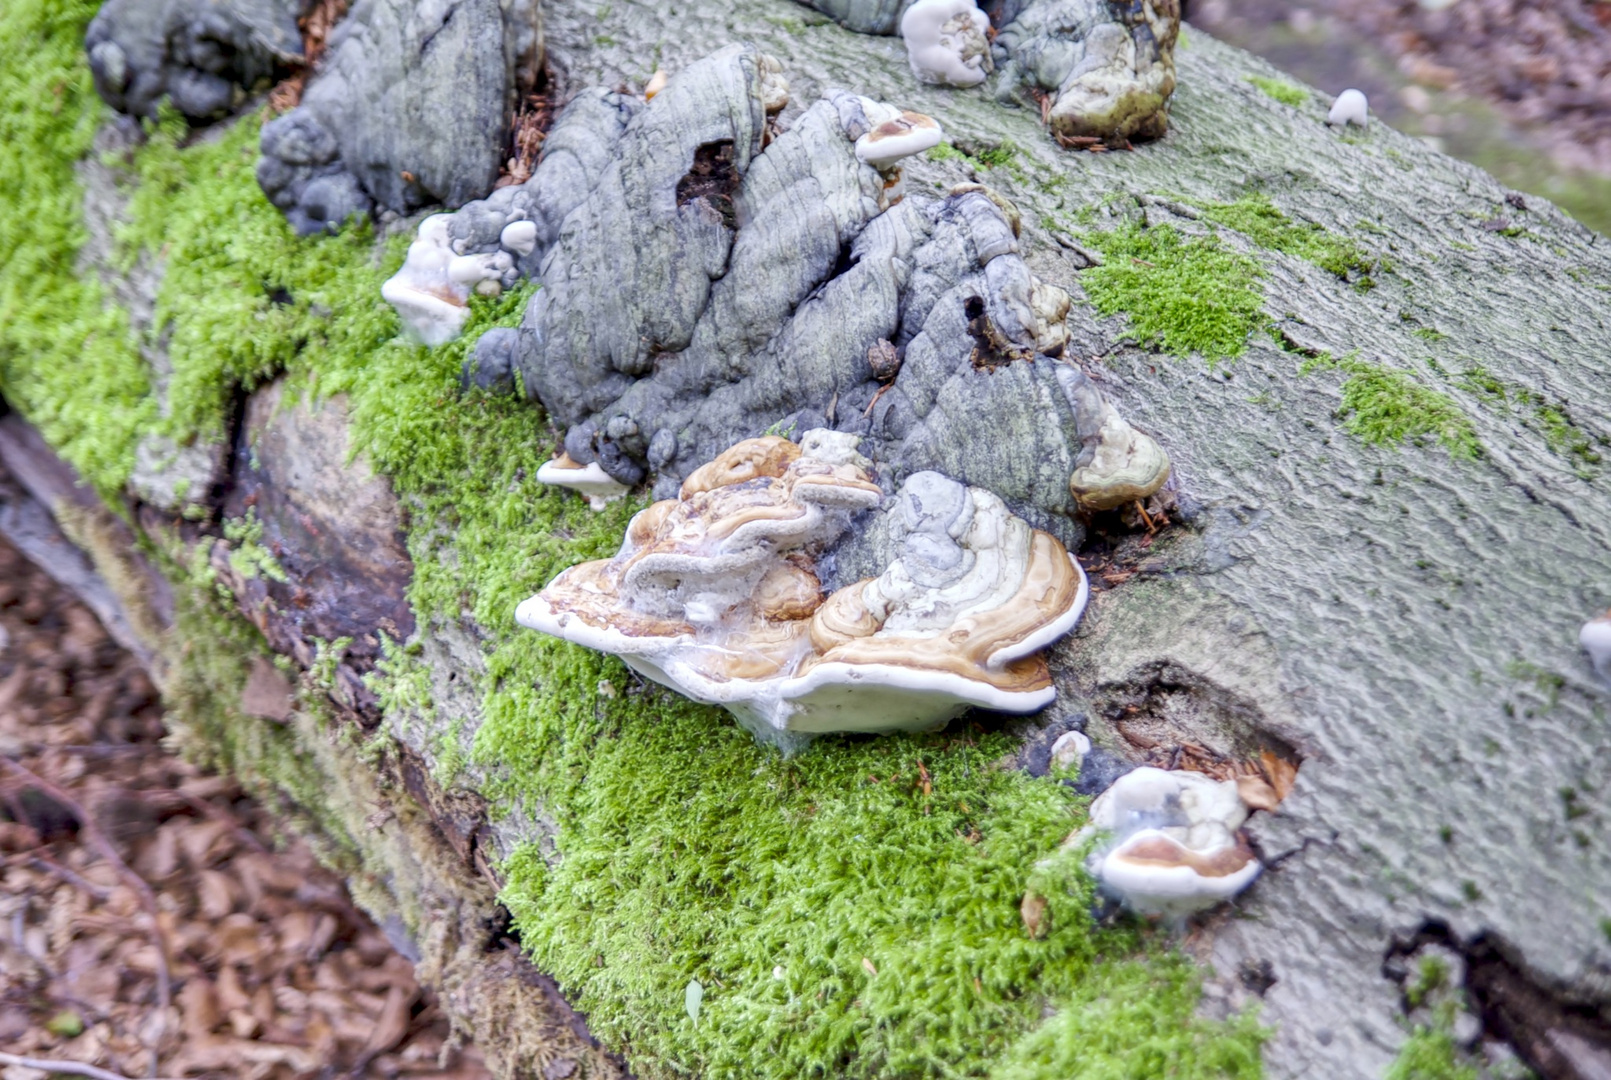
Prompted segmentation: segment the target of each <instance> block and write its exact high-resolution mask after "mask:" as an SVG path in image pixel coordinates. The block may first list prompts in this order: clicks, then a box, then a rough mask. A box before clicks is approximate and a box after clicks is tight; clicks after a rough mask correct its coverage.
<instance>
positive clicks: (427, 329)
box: [380, 214, 529, 345]
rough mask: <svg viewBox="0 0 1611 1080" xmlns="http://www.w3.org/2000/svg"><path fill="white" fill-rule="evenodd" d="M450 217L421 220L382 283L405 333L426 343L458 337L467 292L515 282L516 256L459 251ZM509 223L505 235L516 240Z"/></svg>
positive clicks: (486, 292)
mask: <svg viewBox="0 0 1611 1080" xmlns="http://www.w3.org/2000/svg"><path fill="white" fill-rule="evenodd" d="M451 222H452V215H451V214H432V215H431V216H430V217H428V218H426V219H425V220H424V221H422V222H420V227H419V233H418V234H417V236H416V237H415V239H414V242H413V243H412V244H409V245H408V255H407V257H406V258H405V259H404V260H403V265H402V266H401V267H400V268H399V269H398V271H397V273H395V274H393V275H392V276H391V277H389V278H387V279H386V281H385V282H384V283H382V285H381V287H380V295H381V297H382V299H384V300H385V301H386V302H387V303H389V304H391V305H392V307H394V308H396V309H397V315H398V318H400V319H401V320H402V322H403V326H404V327H405V328H406V329H407V331H408V332H409V334H410V335H411V336H413V337H415V338H417V339H418V340H420V341H422V342H424V343H425V344H426V345H441V344H443V343H445V342H449V341H452V340H453V339H454V338H456V337H458V336H459V331H460V330H462V329H463V327H464V321H465V320H466V319H468V318H469V317H470V307H469V304H470V293H471V292H477V293H480V294H481V295H483V296H497V295H498V294H499V293H501V292H502V291H503V289H504V286H505V284H510V285H512V284H514V279H515V260H514V257H513V256H512V255H511V254H510V253H508V252H505V251H492V252H485V253H480V254H473V255H461V254H458V253H457V252H456V251H455V249H454V247H453V241H452V237H451V236H450V234H449V231H448V230H449V228H450V225H451ZM516 224H520V223H516ZM511 228H513V226H512V225H511V226H509V227H506V228H505V229H504V230H503V232H504V234H506V235H510V239H511V240H512V241H514V242H516V243H518V242H520V240H521V239H522V238H523V236H524V234H522V233H520V232H518V231H517V232H516V233H514V234H510V229H511ZM511 246H512V245H511ZM528 251H529V248H528Z"/></svg>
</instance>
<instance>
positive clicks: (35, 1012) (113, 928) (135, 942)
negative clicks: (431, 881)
mask: <svg viewBox="0 0 1611 1080" xmlns="http://www.w3.org/2000/svg"><path fill="white" fill-rule="evenodd" d="M164 734H165V731H164V727H163V717H162V709H161V706H160V704H159V702H158V698H157V693H156V691H155V689H154V688H153V686H152V685H151V682H150V681H149V679H148V678H147V677H146V674H145V672H144V671H142V670H141V669H140V667H139V665H138V664H137V663H136V662H135V661H134V659H133V658H132V657H131V656H130V655H129V654H128V653H126V652H124V651H123V650H121V649H119V648H118V647H117V646H116V645H115V644H114V643H113V642H112V640H111V639H110V638H109V637H108V636H107V634H106V632H105V630H103V629H102V627H101V624H100V623H99V622H98V621H97V620H96V619H95V617H94V616H93V615H92V614H91V613H90V612H89V611H88V609H86V608H85V607H83V606H82V605H80V604H79V603H78V602H76V601H75V600H74V599H73V598H72V597H71V596H70V595H69V594H68V593H67V592H66V591H65V590H63V589H62V588H61V587H60V586H58V585H57V584H56V583H55V582H54V581H52V580H51V579H50V578H49V577H47V576H46V575H45V574H44V573H42V572H41V571H39V570H38V569H37V568H36V567H34V566H33V565H32V564H31V563H29V562H28V561H27V560H26V559H25V558H23V556H21V555H20V554H19V553H18V552H17V551H16V550H15V549H13V548H12V547H10V546H9V545H7V544H5V543H4V542H3V541H0V1055H10V1056H11V1057H10V1058H6V1057H3V1056H0V1066H3V1067H0V1077H3V1078H4V1080H44V1078H45V1077H46V1076H47V1075H49V1073H48V1072H47V1071H44V1070H41V1069H38V1068H33V1067H29V1066H26V1065H22V1064H18V1063H16V1061H15V1060H13V1059H14V1058H17V1057H23V1058H34V1059H55V1060H68V1061H73V1062H80V1063H86V1064H90V1065H95V1066H99V1067H101V1068H103V1069H107V1070H111V1071H112V1072H115V1073H120V1074H123V1075H126V1076H152V1075H160V1076H165V1077H177V1076H192V1077H230V1078H232V1080H233V1078H249V1080H273V1078H282V1077H283V1078H289V1077H293V1076H295V1077H308V1076H326V1077H333V1076H342V1075H345V1076H349V1077H353V1078H360V1077H362V1078H388V1080H390V1078H394V1077H411V1078H412V1077H417V1078H422V1080H423V1078H428V1077H434V1078H442V1080H447V1078H452V1080H481V1078H483V1077H487V1076H489V1075H490V1074H489V1073H488V1072H487V1070H486V1068H485V1067H484V1066H483V1064H482V1059H481V1056H480V1055H479V1053H477V1052H476V1051H475V1049H474V1048H473V1047H469V1046H464V1045H461V1044H460V1043H459V1041H458V1040H457V1039H456V1037H455V1036H454V1034H453V1033H452V1031H451V1030H450V1026H449V1023H448V1020H447V1018H446V1017H445V1016H444V1015H443V1014H442V1012H441V1011H440V1009H439V1008H438V1007H437V1005H436V1003H435V1002H434V1001H433V999H432V997H431V995H430V994H429V993H428V992H426V991H425V990H423V989H422V988H421V987H420V986H419V984H418V983H417V982H416V981H415V978H414V973H413V965H412V964H411V963H410V962H409V960H408V959H407V958H405V957H404V956H403V955H401V954H399V952H398V951H397V949H396V948H394V947H393V945H392V944H390V943H389V942H388V940H387V937H386V935H385V934H384V933H383V932H382V930H381V929H380V928H379V927H377V926H376V925H375V924H374V923H373V922H372V921H371V920H370V919H369V918H368V917H367V916H366V915H365V914H364V913H363V912H361V911H359V910H358V909H357V908H356V907H354V905H353V903H352V901H351V899H349V897H348V895H347V892H346V890H345V889H344V887H343V885H342V882H341V880H340V878H338V877H337V876H336V875H334V874H332V873H331V872H329V871H327V870H325V869H324V868H322V867H321V866H320V865H319V864H318V863H317V862H316V861H315V859H314V857H313V854H312V853H311V852H310V851H309V850H308V848H307V846H306V845H305V844H303V843H301V842H299V841H298V840H296V839H295V838H292V837H287V836H284V835H282V834H281V833H279V832H278V831H276V829H275V823H274V816H273V815H272V814H271V813H267V812H265V811H264V809H263V808H262V807H261V806H260V805H259V804H258V803H256V802H255V801H253V800H252V799H249V798H246V797H245V796H243V794H242V792H241V791H240V789H239V788H238V787H237V786H236V785H235V784H234V783H233V782H232V781H231V780H229V779H228V778H225V777H221V776H216V775H212V774H210V773H207V772H204V771H202V770H200V769H197V768H195V767H194V766H192V765H190V764H189V763H187V762H186V761H184V760H182V759H181V758H179V757H178V756H176V755H175V754H174V753H172V752H171V751H170V750H169V749H167V748H166V747H165V745H164V743H163V736H164ZM153 916H154V918H153ZM164 960H165V961H166V963H164ZM164 968H166V972H165V973H164ZM163 998H167V999H168V1000H169V1002H170V1004H168V1006H167V1007H166V1008H164V1007H163V1006H162V999H163ZM154 1050H155V1051H156V1054H157V1057H156V1060H155V1061H153V1051H154Z"/></svg>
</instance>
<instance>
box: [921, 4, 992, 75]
mask: <svg viewBox="0 0 1611 1080" xmlns="http://www.w3.org/2000/svg"><path fill="white" fill-rule="evenodd" d="M989 28H990V19H989V17H988V16H986V15H985V13H984V12H982V11H980V10H979V8H978V7H977V6H976V5H975V4H974V2H973V0H917V2H916V3H915V4H913V5H912V6H911V7H909V8H907V9H906V13H905V14H904V15H902V16H901V37H903V38H905V39H906V59H907V62H908V63H910V64H911V65H912V74H914V75H916V76H917V77H918V78H919V79H921V80H923V81H924V82H926V83H936V84H938V85H941V86H978V85H979V84H980V83H982V82H984V81H985V79H986V77H988V76H989V74H990V72H991V71H993V70H994V69H995V65H994V64H993V63H992V62H991V59H990V39H989V38H988V37H987V36H986V35H985V31H986V30H988V29H989Z"/></svg>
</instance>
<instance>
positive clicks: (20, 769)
mask: <svg viewBox="0 0 1611 1080" xmlns="http://www.w3.org/2000/svg"><path fill="white" fill-rule="evenodd" d="M0 761H4V762H5V765H6V767H7V768H8V769H10V770H11V771H12V772H13V773H14V774H15V775H16V776H17V777H18V778H19V779H21V780H22V781H24V782H25V783H26V784H28V785H29V786H30V787H32V788H34V789H35V790H37V791H42V792H44V793H45V794H46V795H49V796H50V797H51V798H52V799H55V800H56V801H57V802H58V803H60V804H61V805H62V806H64V807H66V808H67V809H68V810H69V811H71V812H72V814H73V816H74V817H76V818H78V826H79V829H80V830H81V831H82V833H83V835H84V838H85V839H87V840H88V841H89V842H90V845H91V846H92V847H94V848H95V850H96V851H98V852H100V854H101V857H102V858H103V859H105V860H106V861H107V862H109V863H111V864H112V866H113V868H114V869H116V870H117V872H118V874H119V875H120V876H121V877H122V878H123V880H124V881H125V882H127V883H128V885H129V888H131V889H133V890H134V894H135V895H136V896H138V897H139V898H140V906H141V907H143V908H145V913H146V917H147V918H148V919H150V920H151V942H152V944H153V945H155V946H156V950H157V1033H156V1036H155V1038H153V1039H152V1040H151V1065H152V1068H151V1075H152V1076H155V1075H156V1071H157V1070H156V1063H157V1057H158V1055H159V1053H160V1049H161V1045H162V1037H163V1036H164V1035H165V1034H167V1027H168V1008H169V1007H170V1006H171V1005H172V1003H173V983H172V981H171V979H170V977H169V973H168V935H167V933H166V932H165V931H164V930H163V929H162V922H161V920H159V919H158V918H157V898H156V895H155V894H154V893H153V892H152V891H151V886H150V885H148V884H146V880H145V878H143V877H141V876H140V875H139V874H136V873H135V872H134V871H133V870H132V869H130V868H129V864H128V863H126V862H124V861H123V856H121V855H119V854H118V853H117V848H115V847H113V846H112V842H111V841H110V840H108V839H107V838H106V834H105V833H103V832H102V831H101V829H100V826H99V825H97V824H96V823H95V818H94V817H93V816H91V814H90V813H89V811H87V810H85V809H84V807H83V806H82V805H80V804H79V802H78V800H77V799H75V798H73V797H72V796H71V795H70V794H68V793H67V790H66V789H65V788H62V787H60V786H58V785H56V784H53V783H51V782H50V781H49V780H46V779H45V778H44V777H42V776H40V775H38V774H37V773H35V772H34V771H33V770H32V769H30V768H28V767H27V766H26V765H21V764H19V763H17V762H15V761H12V760H11V759H10V758H3V759H0ZM88 1067H89V1066H84V1068H88ZM80 1075H85V1076H87V1075H92V1074H89V1073H80ZM99 1075H106V1076H111V1075H113V1074H111V1073H105V1074H99Z"/></svg>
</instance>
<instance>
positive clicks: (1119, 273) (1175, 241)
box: [1080, 221, 1264, 365]
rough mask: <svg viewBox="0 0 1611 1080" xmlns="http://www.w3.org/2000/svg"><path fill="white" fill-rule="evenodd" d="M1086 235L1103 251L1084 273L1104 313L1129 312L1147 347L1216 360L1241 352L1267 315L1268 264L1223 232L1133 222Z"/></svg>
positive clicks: (1135, 333)
mask: <svg viewBox="0 0 1611 1080" xmlns="http://www.w3.org/2000/svg"><path fill="white" fill-rule="evenodd" d="M1083 239H1084V241H1085V243H1087V244H1089V245H1090V246H1091V247H1093V248H1095V249H1096V250H1097V251H1099V252H1101V253H1102V257H1103V263H1102V265H1101V266H1095V267H1092V268H1091V269H1089V270H1086V271H1085V272H1084V273H1083V274H1081V275H1080V284H1081V285H1082V286H1083V287H1084V289H1085V293H1086V295H1087V296H1089V297H1090V298H1091V302H1092V303H1093V304H1095V305H1096V309H1097V310H1098V311H1100V312H1101V313H1102V314H1103V315H1117V314H1119V313H1121V312H1122V313H1125V314H1128V315H1129V316H1130V328H1129V330H1128V331H1127V333H1126V337H1128V338H1129V339H1130V340H1131V341H1134V342H1135V343H1136V344H1138V345H1141V346H1142V347H1144V348H1150V349H1157V350H1159V351H1161V352H1165V353H1169V354H1171V355H1173V356H1179V357H1186V356H1190V355H1191V354H1192V353H1198V354H1200V355H1201V356H1202V357H1203V359H1205V360H1207V361H1208V362H1209V364H1210V365H1212V364H1214V363H1216V362H1218V361H1221V360H1229V359H1232V358H1234V357H1237V356H1240V355H1241V354H1242V353H1243V352H1244V351H1245V350H1246V349H1247V339H1248V335H1249V334H1251V333H1252V332H1253V331H1254V330H1255V329H1256V328H1257V327H1259V326H1260V325H1262V324H1263V322H1264V314H1263V310H1264V293H1263V290H1262V288H1261V287H1260V284H1259V281H1260V279H1261V278H1262V277H1263V276H1264V270H1263V268H1262V267H1260V266H1259V264H1258V261H1257V260H1256V259H1253V258H1251V257H1250V256H1247V255H1244V254H1241V253H1240V252H1237V251H1232V250H1231V249H1230V248H1228V247H1227V246H1226V245H1225V244H1224V242H1223V241H1221V240H1220V239H1219V238H1218V237H1215V236H1192V237H1188V236H1184V235H1182V234H1181V233H1180V232H1179V231H1178V230H1176V229H1175V227H1174V226H1172V225H1159V226H1157V227H1156V228H1151V229H1149V228H1147V227H1145V225H1143V224H1142V223H1141V222H1139V221H1127V222H1125V223H1124V224H1122V225H1120V226H1119V227H1118V228H1116V229H1110V230H1107V231H1104V232H1088V233H1085V234H1084V237H1083Z"/></svg>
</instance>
